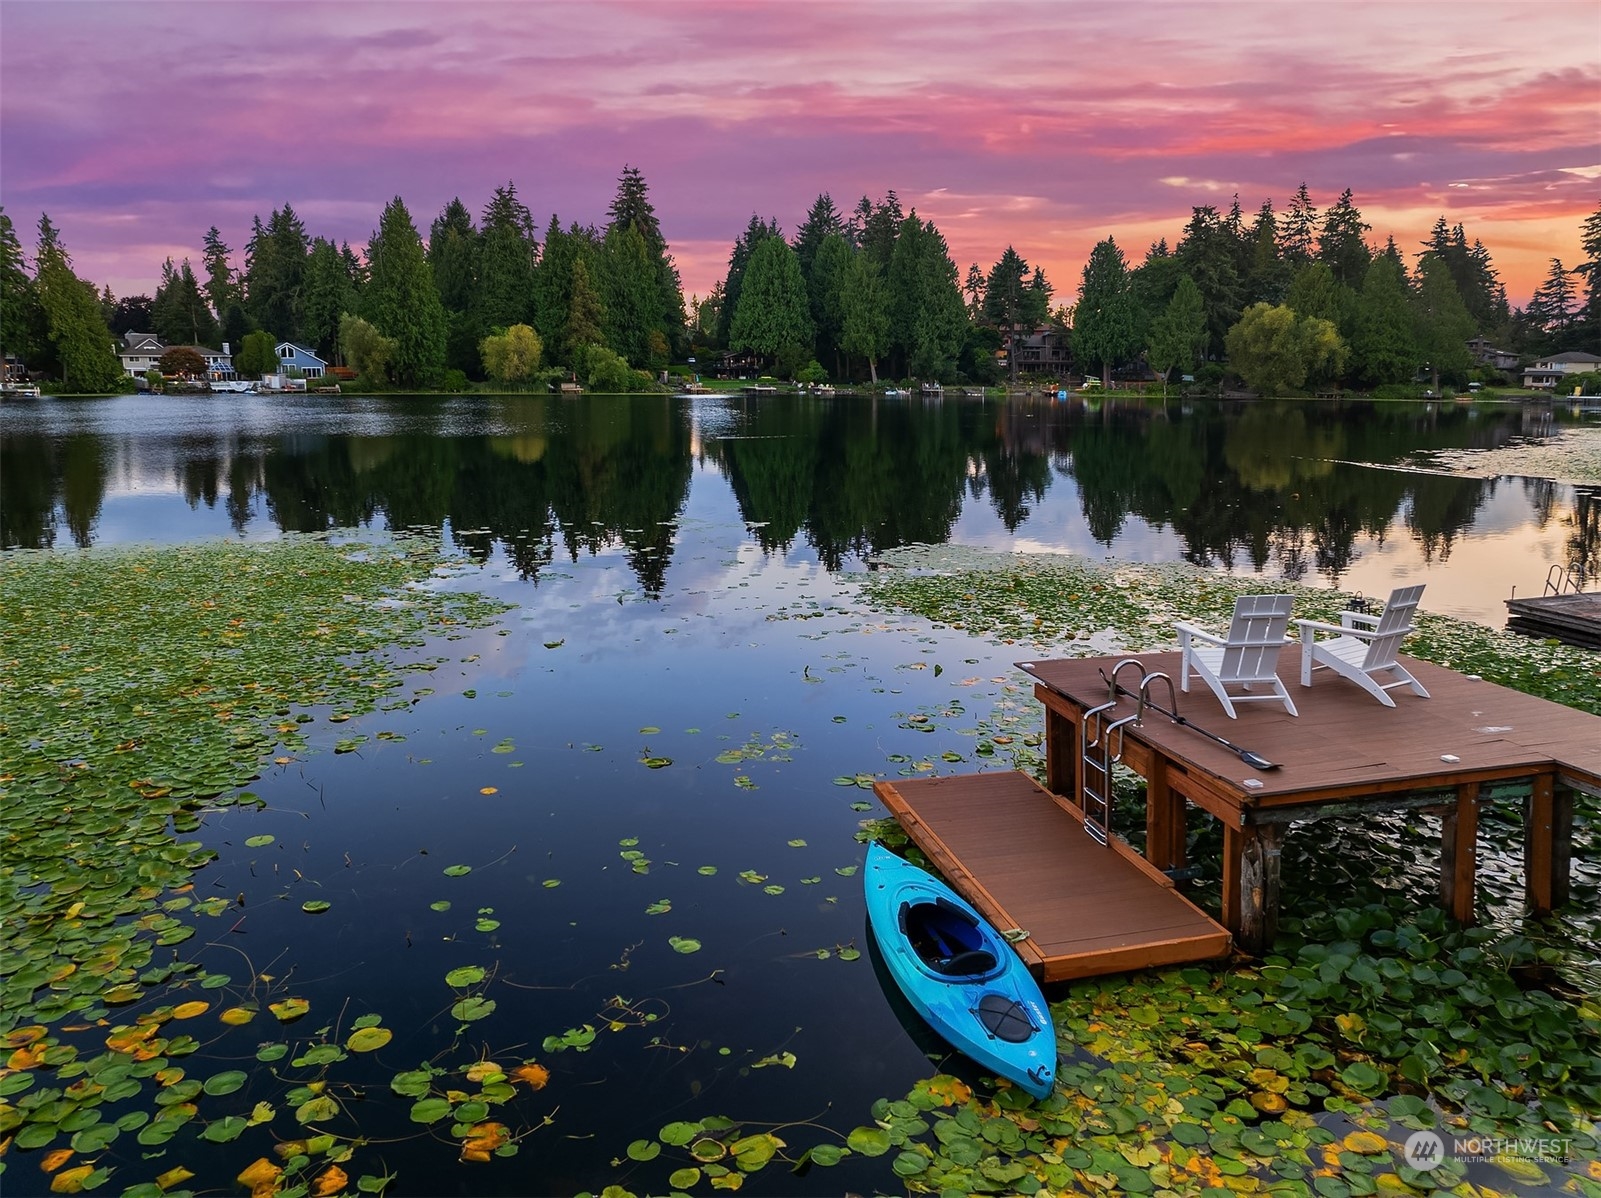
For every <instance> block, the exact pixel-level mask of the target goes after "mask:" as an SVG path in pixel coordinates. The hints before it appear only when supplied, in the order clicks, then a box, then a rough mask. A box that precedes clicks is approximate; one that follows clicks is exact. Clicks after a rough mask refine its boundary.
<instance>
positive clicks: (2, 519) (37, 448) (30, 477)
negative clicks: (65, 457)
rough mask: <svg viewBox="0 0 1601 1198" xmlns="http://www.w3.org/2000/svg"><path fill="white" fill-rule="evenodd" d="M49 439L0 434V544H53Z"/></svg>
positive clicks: (18, 546) (31, 546)
mask: <svg viewBox="0 0 1601 1198" xmlns="http://www.w3.org/2000/svg"><path fill="white" fill-rule="evenodd" d="M50 475H51V461H50V440H49V438H48V437H41V436H37V435H35V434H28V435H26V436H17V437H0V548H5V549H48V548H49V547H50V546H51V545H54V544H55V540H56V527H55V521H54V520H53V519H52V514H53V509H54V506H55V487H54V486H53V485H52V482H51V477H50Z"/></svg>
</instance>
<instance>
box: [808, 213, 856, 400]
mask: <svg viewBox="0 0 1601 1198" xmlns="http://www.w3.org/2000/svg"><path fill="white" fill-rule="evenodd" d="M856 253H857V251H855V250H853V249H851V246H850V242H848V241H846V240H845V235H844V234H843V233H830V234H829V235H828V236H827V237H825V238H823V244H822V245H820V246H818V248H817V257H816V258H815V259H814V260H813V262H812V277H811V279H810V281H809V284H808V292H809V293H810V294H811V295H813V297H814V298H813V304H812V321H813V323H814V325H815V327H816V333H817V357H818V360H819V361H824V360H828V359H832V360H833V361H834V365H835V369H834V373H835V375H843V374H844V365H845V364H844V361H843V360H842V357H841V346H840V335H841V333H842V332H843V330H844V326H845V311H844V306H843V303H842V298H841V296H842V291H843V288H844V286H845V272H846V271H847V270H848V269H849V267H850V262H851V259H852V258H853V257H855V256H856Z"/></svg>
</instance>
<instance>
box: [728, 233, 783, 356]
mask: <svg viewBox="0 0 1601 1198" xmlns="http://www.w3.org/2000/svg"><path fill="white" fill-rule="evenodd" d="M782 236H783V234H782V233H781V232H780V231H779V227H778V221H777V220H776V219H774V220H770V221H768V222H767V223H766V224H763V223H762V221H761V218H760V217H758V216H757V215H756V214H755V213H754V212H753V213H751V215H750V224H748V225H746V226H745V231H744V232H743V233H741V234H740V235H739V237H738V239H737V240H736V241H735V242H734V248H733V249H732V250H731V251H730V252H729V255H728V274H727V276H725V278H724V280H723V307H722V311H721V312H720V313H719V314H718V317H717V340H719V341H720V342H722V343H723V344H724V345H732V334H733V327H734V313H735V312H736V311H738V310H739V295H740V291H741V290H742V289H743V288H744V286H745V270H746V267H747V265H748V264H749V262H750V258H751V255H752V254H753V253H755V252H756V247H757V246H758V245H760V244H761V243H762V242H763V241H764V240H766V239H767V238H769V237H782Z"/></svg>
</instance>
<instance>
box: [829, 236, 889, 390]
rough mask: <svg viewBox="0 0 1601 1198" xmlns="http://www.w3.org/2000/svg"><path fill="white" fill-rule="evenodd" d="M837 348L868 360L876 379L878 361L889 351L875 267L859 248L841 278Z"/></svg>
mask: <svg viewBox="0 0 1601 1198" xmlns="http://www.w3.org/2000/svg"><path fill="white" fill-rule="evenodd" d="M839 342H840V348H841V349H843V350H844V351H845V352H846V353H847V354H854V355H856V356H858V357H862V358H865V359H866V360H867V367H868V373H869V376H870V377H871V378H872V381H873V382H874V384H877V382H878V362H879V359H880V358H882V357H883V356H884V355H885V354H886V353H888V352H889V308H888V305H887V302H886V299H885V295H884V285H883V279H882V277H881V276H880V273H879V269H878V267H877V266H876V265H875V264H874V263H873V262H872V260H871V259H869V258H868V257H867V255H866V254H863V253H861V252H860V251H858V252H857V253H855V254H853V255H852V256H851V259H850V263H849V264H848V265H847V266H846V268H845V275H844V278H843V279H842V280H841V282H840V335H839Z"/></svg>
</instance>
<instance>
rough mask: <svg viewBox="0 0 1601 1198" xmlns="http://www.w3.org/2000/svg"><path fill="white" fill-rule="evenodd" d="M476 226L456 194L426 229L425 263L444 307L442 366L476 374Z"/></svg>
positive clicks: (475, 375) (479, 338) (479, 332)
mask: <svg viewBox="0 0 1601 1198" xmlns="http://www.w3.org/2000/svg"><path fill="white" fill-rule="evenodd" d="M478 251H479V241H478V229H477V227H476V226H475V225H474V224H473V218H472V213H470V212H468V211H467V205H465V204H463V203H462V202H461V200H460V199H459V198H457V199H452V200H451V201H450V203H448V204H446V205H445V207H444V208H443V209H442V210H441V211H440V213H439V215H438V216H436V217H434V223H433V224H432V225H431V226H430V227H429V230H428V267H429V269H430V270H432V271H433V272H434V286H435V287H437V288H439V302H440V303H441V304H442V305H443V306H444V309H445V324H446V333H445V367H446V369H449V370H459V371H461V372H462V373H463V374H467V375H471V376H473V377H475V378H476V377H477V376H478V374H479V373H480V367H481V365H482V362H481V360H480V358H479V353H478V344H479V342H480V341H481V340H482V337H481V331H480V329H479V328H478V317H477V313H475V312H474V311H473V300H474V298H475V297H476V295H477V292H478Z"/></svg>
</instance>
